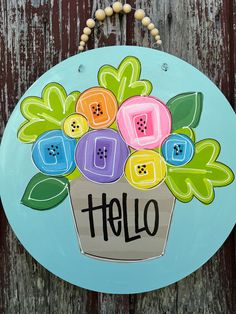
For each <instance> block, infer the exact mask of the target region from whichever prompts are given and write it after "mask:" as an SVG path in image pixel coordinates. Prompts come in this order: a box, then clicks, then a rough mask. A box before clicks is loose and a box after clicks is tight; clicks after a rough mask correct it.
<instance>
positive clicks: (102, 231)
mask: <svg viewBox="0 0 236 314" xmlns="http://www.w3.org/2000/svg"><path fill="white" fill-rule="evenodd" d="M70 197H71V204H72V208H73V213H74V218H75V223H76V227H77V232H78V238H79V244H80V249H81V252H82V253H83V254H85V255H88V256H91V257H95V258H100V259H107V260H117V261H121V262H122V261H138V260H146V259H150V258H155V257H159V256H161V255H163V254H164V252H165V247H166V243H167V238H168V233H169V228H170V222H171V217H172V213H173V208H174V204H175V198H174V196H173V194H172V193H171V192H170V191H169V189H168V188H167V186H166V184H165V183H162V184H160V185H159V186H158V187H156V188H154V189H150V190H146V191H137V189H135V188H133V187H132V186H131V185H130V184H128V183H127V181H126V179H125V178H121V179H120V180H119V181H118V182H116V183H113V184H107V185H105V186H104V184H96V183H93V182H91V181H89V180H87V179H85V178H82V177H81V178H79V179H76V180H74V181H73V182H72V183H71V186H70Z"/></svg>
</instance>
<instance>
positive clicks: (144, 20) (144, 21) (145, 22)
mask: <svg viewBox="0 0 236 314" xmlns="http://www.w3.org/2000/svg"><path fill="white" fill-rule="evenodd" d="M150 23H151V19H150V18H149V17H148V16H146V17H144V18H143V19H142V24H143V25H144V26H148V25H149V24H150Z"/></svg>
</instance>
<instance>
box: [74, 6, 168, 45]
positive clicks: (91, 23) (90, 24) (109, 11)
mask: <svg viewBox="0 0 236 314" xmlns="http://www.w3.org/2000/svg"><path fill="white" fill-rule="evenodd" d="M131 11H132V7H131V5H130V4H128V3H126V4H124V5H123V4H122V3H121V2H120V1H116V2H114V3H113V5H112V6H111V7H106V8H105V9H104V10H102V9H98V10H97V11H96V12H95V19H96V20H97V21H100V22H102V21H104V20H105V18H106V17H107V16H109V17H110V16H112V15H113V14H114V13H121V12H123V13H125V14H128V13H130V12H131ZM134 17H135V19H136V20H137V21H141V23H142V24H143V26H145V27H147V29H148V30H149V31H150V33H151V35H152V36H153V37H154V38H155V41H156V44H157V45H161V44H162V41H161V37H160V35H159V30H158V29H157V28H156V26H155V24H154V23H152V22H151V19H150V18H149V17H148V16H146V14H145V11H144V10H143V9H137V10H135V13H134ZM95 24H96V22H95V20H94V19H92V18H90V19H88V20H87V21H86V25H87V27H85V28H84V30H83V34H82V35H81V37H80V38H81V41H80V44H79V51H83V50H84V48H85V45H86V42H87V41H88V40H89V35H90V34H91V32H92V31H91V29H92V28H94V27H95Z"/></svg>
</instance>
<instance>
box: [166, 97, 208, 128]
mask: <svg viewBox="0 0 236 314" xmlns="http://www.w3.org/2000/svg"><path fill="white" fill-rule="evenodd" d="M202 104H203V94H202V93H198V92H191V93H184V94H180V95H177V96H175V97H173V98H171V99H170V100H169V101H168V102H167V106H168V107H169V109H170V112H171V115H172V131H175V130H177V129H179V128H182V127H190V128H195V127H197V126H198V124H199V121H200V118H201V113H202Z"/></svg>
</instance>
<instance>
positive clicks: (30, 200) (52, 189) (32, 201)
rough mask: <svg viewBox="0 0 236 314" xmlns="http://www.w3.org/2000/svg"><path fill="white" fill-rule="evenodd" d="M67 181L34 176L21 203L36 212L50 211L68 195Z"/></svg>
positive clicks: (58, 178)
mask: <svg viewBox="0 0 236 314" xmlns="http://www.w3.org/2000/svg"><path fill="white" fill-rule="evenodd" d="M68 190H69V181H68V180H67V179H66V178H65V177H49V176H46V175H44V174H42V173H38V174H36V175H35V176H34V177H33V178H32V179H31V180H30V182H29V184H28V186H27V188H26V190H25V193H24V195H23V197H22V200H21V203H22V204H23V205H25V206H28V207H30V208H33V209H37V210H46V209H51V208H53V207H55V206H57V205H59V204H60V203H61V202H62V201H63V200H64V199H65V198H66V197H67V195H68Z"/></svg>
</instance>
